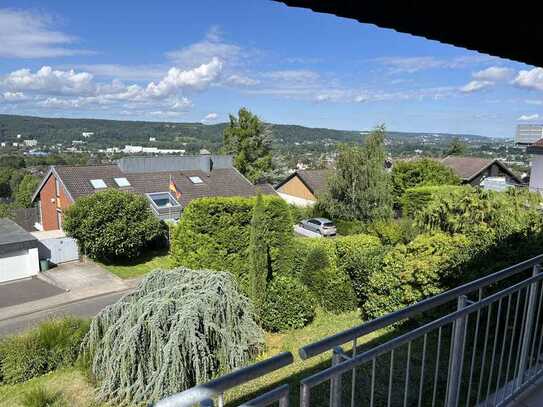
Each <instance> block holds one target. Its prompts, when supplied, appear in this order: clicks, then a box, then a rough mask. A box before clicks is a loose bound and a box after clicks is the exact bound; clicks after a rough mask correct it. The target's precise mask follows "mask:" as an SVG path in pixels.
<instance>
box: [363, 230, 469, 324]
mask: <svg viewBox="0 0 543 407" xmlns="http://www.w3.org/2000/svg"><path fill="white" fill-rule="evenodd" d="M470 249H471V241H470V239H468V238H467V237H466V236H464V235H452V236H451V235H448V234H446V233H441V232H438V233H435V234H422V235H419V236H417V237H416V238H415V239H414V240H413V241H412V242H411V243H409V244H407V245H403V244H399V245H397V246H396V247H394V248H393V249H392V250H391V251H390V252H388V253H387V254H386V255H385V256H384V258H383V264H382V267H380V268H376V269H374V270H373V273H372V274H371V275H370V276H369V278H368V280H367V282H368V283H367V284H366V286H365V289H364V290H363V291H364V296H365V299H366V301H365V302H364V303H363V305H362V311H363V315H364V317H366V318H376V317H379V316H381V315H384V314H386V313H389V312H393V311H395V310H397V309H399V308H402V307H404V306H406V305H409V304H412V303H415V302H417V301H420V300H422V299H424V298H426V297H429V296H432V295H436V294H438V293H440V292H442V291H444V290H446V289H447V288H449V287H450V285H449V284H447V282H448V281H451V280H457V279H458V277H459V276H461V269H462V265H463V264H464V263H465V262H466V261H467V260H469V259H470Z"/></svg>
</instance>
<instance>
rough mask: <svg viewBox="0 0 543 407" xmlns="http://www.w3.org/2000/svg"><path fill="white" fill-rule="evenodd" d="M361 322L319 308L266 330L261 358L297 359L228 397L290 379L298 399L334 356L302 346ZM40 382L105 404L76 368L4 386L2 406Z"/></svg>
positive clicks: (85, 404) (81, 400) (78, 400)
mask: <svg viewBox="0 0 543 407" xmlns="http://www.w3.org/2000/svg"><path fill="white" fill-rule="evenodd" d="M164 257H167V256H162V262H164ZM157 264H160V261H157ZM132 267H134V266H132ZM153 268H155V266H148V267H147V270H150V269H153ZM140 269H142V268H140ZM142 273H144V271H142ZM360 322H361V321H360V316H359V314H358V312H356V311H354V312H348V313H345V314H340V315H333V314H329V313H326V312H323V311H319V312H318V314H317V317H316V319H315V321H313V323H312V324H310V325H308V326H306V327H305V328H302V329H298V330H296V331H291V332H286V333H275V334H273V333H268V334H266V346H267V349H266V351H265V352H264V354H262V355H261V357H260V358H259V359H260V360H262V359H266V358H268V357H271V356H274V355H276V354H278V353H280V352H285V351H290V352H292V353H293V354H294V357H295V362H294V363H293V364H292V365H290V366H287V367H286V368H283V369H281V370H279V371H277V372H274V373H271V374H269V375H267V376H265V377H263V378H261V379H258V380H255V381H253V382H251V383H249V384H247V385H245V386H241V387H239V388H237V389H234V390H232V391H229V392H228V393H227V400H229V401H231V402H233V401H234V400H237V401H239V400H240V399H248V398H249V397H252V396H254V394H255V393H261V392H262V391H263V390H264V389H268V388H272V387H274V386H276V385H277V384H278V383H284V382H286V381H290V382H293V383H294V382H296V386H293V387H294V388H293V390H294V394H293V396H292V397H293V400H294V398H296V397H297V393H296V392H297V385H298V380H299V379H300V377H302V376H306V375H307V374H308V373H309V372H310V371H312V370H314V369H316V368H317V367H318V366H319V365H320V364H322V363H329V362H328V359H329V357H330V354H329V353H327V354H325V355H320V356H317V357H315V358H313V359H310V360H308V361H305V362H302V360H301V359H300V358H299V356H298V348H300V347H301V346H303V345H305V344H308V343H311V342H314V341H316V340H318V339H321V338H324V337H326V336H328V335H331V334H334V333H336V332H339V331H341V330H344V329H347V328H350V327H352V326H353V325H357V324H360ZM346 349H348V347H346ZM37 385H44V386H46V387H48V388H50V389H51V390H60V391H62V392H63V394H64V396H65V397H66V399H67V400H68V402H69V403H68V405H70V406H72V405H73V406H82V407H102V406H103V405H102V404H100V403H98V404H97V403H96V402H95V401H94V397H93V391H94V388H93V386H92V384H91V383H90V382H89V380H88V378H87V377H86V376H85V375H84V374H83V373H82V372H81V371H79V370H77V369H76V368H72V369H63V370H58V371H55V372H52V373H49V374H47V375H44V376H41V377H38V378H35V379H32V380H29V381H28V382H25V383H21V384H17V385H4V386H0V406H10V407H12V406H13V407H19V406H20V405H21V404H20V399H21V396H22V394H24V393H25V392H27V391H28V390H30V389H32V388H33V387H35V386H37ZM236 404H239V403H236ZM104 406H105V405H104ZM111 407H114V406H111Z"/></svg>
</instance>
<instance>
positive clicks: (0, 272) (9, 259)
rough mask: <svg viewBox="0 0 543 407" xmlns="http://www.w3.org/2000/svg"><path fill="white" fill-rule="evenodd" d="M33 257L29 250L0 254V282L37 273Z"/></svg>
mask: <svg viewBox="0 0 543 407" xmlns="http://www.w3.org/2000/svg"><path fill="white" fill-rule="evenodd" d="M31 257H32V256H31V255H30V254H29V251H28V250H18V251H14V252H8V253H4V254H0V283H3V282H5V281H10V280H17V279H20V278H26V277H30V276H32V275H34V274H36V273H35V270H34V265H33V264H32V258H31Z"/></svg>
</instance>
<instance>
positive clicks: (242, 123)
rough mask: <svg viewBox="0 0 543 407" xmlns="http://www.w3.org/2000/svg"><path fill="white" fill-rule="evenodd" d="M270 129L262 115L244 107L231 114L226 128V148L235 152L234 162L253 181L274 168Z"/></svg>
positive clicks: (227, 151)
mask: <svg viewBox="0 0 543 407" xmlns="http://www.w3.org/2000/svg"><path fill="white" fill-rule="evenodd" d="M270 133H271V132H270V129H269V128H268V127H267V126H266V125H265V124H264V123H262V121H261V120H260V119H259V118H258V116H256V115H254V114H252V113H251V112H250V111H249V110H248V109H246V108H244V107H242V108H241V109H240V110H239V112H238V117H235V116H233V115H230V124H229V125H228V127H227V128H226V129H224V150H225V152H226V153H227V154H232V155H233V156H234V165H235V167H236V168H237V169H238V170H239V172H241V173H242V174H243V175H244V176H246V177H247V178H248V179H249V180H250V181H251V182H258V181H261V180H263V179H265V178H266V176H267V175H268V174H269V173H270V171H271V170H272V156H271V137H270Z"/></svg>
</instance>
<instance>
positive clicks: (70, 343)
mask: <svg viewBox="0 0 543 407" xmlns="http://www.w3.org/2000/svg"><path fill="white" fill-rule="evenodd" d="M88 329H89V321H87V320H82V319H78V318H73V317H66V318H62V319H54V320H50V321H47V322H44V323H42V324H41V325H39V326H38V327H37V328H34V329H32V330H30V331H29V332H26V333H23V334H21V335H14V336H9V337H6V338H5V339H2V340H1V341H0V383H2V382H3V383H6V384H14V383H20V382H23V381H26V380H29V379H31V378H33V377H36V376H39V375H42V374H44V373H47V372H50V371H52V370H54V369H57V368H59V367H65V366H70V365H72V364H73V363H74V362H75V361H76V360H77V358H78V355H79V347H80V345H81V341H82V340H83V337H84V336H85V334H86V333H87V331H88Z"/></svg>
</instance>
